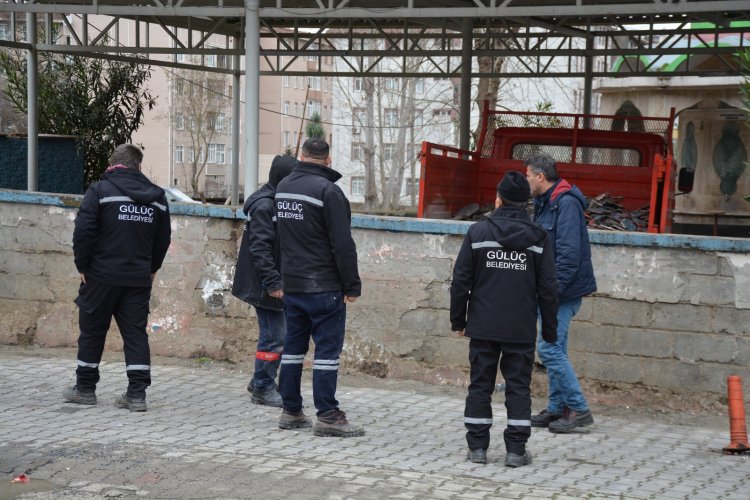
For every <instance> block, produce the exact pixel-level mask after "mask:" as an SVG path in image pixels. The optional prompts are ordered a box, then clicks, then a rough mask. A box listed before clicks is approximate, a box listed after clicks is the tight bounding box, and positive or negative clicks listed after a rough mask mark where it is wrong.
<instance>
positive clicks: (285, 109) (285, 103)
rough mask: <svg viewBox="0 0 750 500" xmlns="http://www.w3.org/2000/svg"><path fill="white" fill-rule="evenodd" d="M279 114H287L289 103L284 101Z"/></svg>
mask: <svg viewBox="0 0 750 500" xmlns="http://www.w3.org/2000/svg"><path fill="white" fill-rule="evenodd" d="M281 112H282V113H284V114H285V115H288V114H289V101H284V104H283V106H282V107H281Z"/></svg>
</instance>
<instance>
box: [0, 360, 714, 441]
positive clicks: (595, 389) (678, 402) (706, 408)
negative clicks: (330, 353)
mask: <svg viewBox="0 0 750 500" xmlns="http://www.w3.org/2000/svg"><path fill="white" fill-rule="evenodd" d="M75 355H76V351H75V349H72V348H45V347H38V346H28V347H26V346H23V347H22V346H0V356H36V357H54V358H70V359H75ZM104 359H105V360H106V361H122V359H123V357H122V354H121V353H115V352H105V354H104ZM153 364H155V365H171V366H184V367H190V368H195V369H200V370H212V371H226V372H229V373H233V374H242V373H247V374H248V380H249V379H250V374H251V366H249V365H246V366H243V365H237V364H233V363H229V362H223V361H214V360H210V359H207V358H200V359H183V358H171V357H163V356H157V357H154V359H153ZM71 366H72V365H71ZM71 370H73V368H71ZM339 383H340V385H342V386H351V387H372V388H380V389H392V390H397V391H412V392H415V393H421V394H432V395H441V396H450V397H457V398H463V397H465V395H466V389H465V388H463V387H456V386H449V385H431V384H426V383H423V382H415V381H411V380H394V379H386V378H378V377H374V376H371V375H363V374H360V373H344V374H342V375H341V376H340V378H339ZM581 387H582V388H583V391H584V394H585V395H586V397H587V399H588V401H589V404H590V405H591V407H592V411H593V412H594V416H595V417H596V415H606V416H617V417H620V418H625V417H627V418H631V419H635V420H648V421H653V420H658V421H659V422H660V423H670V424H676V425H687V426H700V427H714V428H728V426H729V420H728V416H727V407H726V401H727V398H726V395H722V394H715V393H708V392H697V391H695V392H690V391H683V392H677V391H673V390H665V389H657V388H654V387H647V386H643V385H639V384H616V383H603V382H598V381H595V380H587V379H583V380H581ZM531 393H532V397H533V407H534V409H535V411H536V410H538V409H542V408H544V405H545V403H546V399H545V398H546V394H547V377H546V375H545V373H544V370H543V368H541V367H537V368H536V369H535V371H534V378H533V380H532V387H531ZM494 398H495V400H496V401H502V399H503V395H502V393H497V392H496V393H495V396H494Z"/></svg>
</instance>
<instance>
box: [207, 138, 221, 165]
mask: <svg viewBox="0 0 750 500" xmlns="http://www.w3.org/2000/svg"><path fill="white" fill-rule="evenodd" d="M207 162H208V163H217V164H219V165H223V164H224V144H214V143H211V144H209V145H208V158H207Z"/></svg>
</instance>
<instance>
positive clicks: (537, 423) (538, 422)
mask: <svg viewBox="0 0 750 500" xmlns="http://www.w3.org/2000/svg"><path fill="white" fill-rule="evenodd" d="M561 418H562V415H560V414H558V413H550V412H548V411H547V410H546V409H544V410H542V411H540V412H539V413H537V414H536V415H532V416H531V426H532V427H549V424H550V422H554V421H555V420H560V419H561Z"/></svg>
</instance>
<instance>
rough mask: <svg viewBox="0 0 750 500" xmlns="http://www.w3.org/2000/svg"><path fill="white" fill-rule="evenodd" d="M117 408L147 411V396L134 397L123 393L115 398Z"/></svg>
mask: <svg viewBox="0 0 750 500" xmlns="http://www.w3.org/2000/svg"><path fill="white" fill-rule="evenodd" d="M115 408H124V409H127V410H130V411H146V398H145V397H144V398H134V397H130V396H128V393H127V392H125V393H123V395H122V396H120V397H119V398H117V399H116V400H115Z"/></svg>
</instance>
